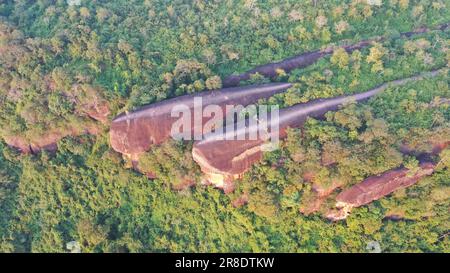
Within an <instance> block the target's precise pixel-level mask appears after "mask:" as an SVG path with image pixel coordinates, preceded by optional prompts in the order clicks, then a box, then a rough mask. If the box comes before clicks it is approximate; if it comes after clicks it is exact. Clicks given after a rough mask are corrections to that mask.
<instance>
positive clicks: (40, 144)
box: [4, 124, 99, 154]
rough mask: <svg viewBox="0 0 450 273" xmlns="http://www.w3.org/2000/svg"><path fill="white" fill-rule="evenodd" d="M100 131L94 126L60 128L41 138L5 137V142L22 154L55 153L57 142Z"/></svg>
mask: <svg viewBox="0 0 450 273" xmlns="http://www.w3.org/2000/svg"><path fill="white" fill-rule="evenodd" d="M98 131H99V129H98V127H97V126H95V125H94V124H92V125H90V126H88V127H86V128H84V129H77V128H66V129H62V128H58V129H53V130H50V131H48V132H46V133H45V135H42V136H40V137H34V138H33V139H28V138H25V137H22V136H5V137H4V140H5V142H6V143H7V144H8V145H9V146H11V147H13V148H16V149H18V150H19V151H20V152H22V153H32V154H36V153H38V152H40V151H42V150H46V151H50V152H54V151H56V149H57V144H56V143H57V142H58V141H59V140H61V139H62V138H64V137H67V136H79V135H82V134H91V135H96V134H97V133H98Z"/></svg>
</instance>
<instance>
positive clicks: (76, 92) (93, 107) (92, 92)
mask: <svg viewBox="0 0 450 273" xmlns="http://www.w3.org/2000/svg"><path fill="white" fill-rule="evenodd" d="M48 88H49V90H53V87H52V83H51V81H49V86H48ZM65 95H66V96H67V98H68V99H69V100H70V101H71V102H73V104H74V105H75V109H76V110H75V113H74V114H76V116H84V117H86V116H87V117H89V118H90V119H88V120H87V121H86V122H84V123H83V125H82V126H83V128H79V126H78V125H73V124H71V123H67V124H65V125H64V127H59V128H49V129H48V130H47V131H46V132H45V133H43V134H42V133H41V134H39V135H37V136H33V137H27V136H25V135H6V136H3V139H4V141H5V142H6V144H8V145H9V146H11V147H13V148H16V149H18V150H19V151H21V152H23V153H38V152H40V151H41V150H47V151H51V152H53V151H55V150H56V148H57V142H58V141H59V140H61V139H62V138H64V137H67V136H79V135H82V134H91V135H95V134H97V133H98V132H99V130H100V127H101V126H100V123H102V124H107V123H108V117H109V114H110V110H109V104H108V102H107V101H106V100H104V99H102V98H101V96H100V91H99V90H97V89H95V88H94V87H93V86H91V85H88V84H84V85H81V84H75V85H73V86H72V87H71V88H70V89H69V91H68V92H66V94H65Z"/></svg>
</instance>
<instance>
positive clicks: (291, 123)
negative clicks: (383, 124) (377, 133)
mask: <svg viewBox="0 0 450 273" xmlns="http://www.w3.org/2000/svg"><path fill="white" fill-rule="evenodd" d="M438 74H439V71H433V72H428V73H424V74H422V75H418V76H413V77H410V78H405V79H399V80H395V81H392V82H389V83H385V84H382V85H380V86H378V87H376V88H374V89H372V90H369V91H367V92H362V93H358V94H356V95H351V96H339V97H335V98H330V99H318V100H314V101H310V102H308V103H303V104H297V105H294V106H291V107H288V108H284V109H281V110H280V112H279V119H277V120H272V119H270V117H269V119H268V121H267V123H268V126H267V128H276V127H278V128H279V131H277V132H269V131H268V133H267V134H262V135H261V134H260V133H258V137H257V139H255V140H250V139H251V138H249V134H250V132H258V130H259V129H258V126H259V125H260V124H261V123H259V122H256V123H255V122H254V123H251V125H249V126H248V127H247V128H243V129H241V130H236V131H233V132H232V133H231V135H229V134H228V133H227V134H226V135H225V138H217V137H216V136H214V135H213V136H211V137H209V136H206V137H205V139H204V140H201V141H197V142H196V143H195V144H194V147H193V150H192V156H193V158H194V160H195V161H196V162H197V163H198V164H199V165H200V168H201V170H202V171H203V172H204V173H205V176H206V178H207V179H209V180H210V181H211V183H213V184H214V185H216V186H217V187H219V188H222V187H223V183H224V181H230V180H233V179H236V178H239V177H240V176H241V175H242V174H243V173H245V172H246V171H247V170H248V169H250V168H251V166H253V164H255V163H256V162H258V161H260V160H261V158H262V153H263V147H264V145H266V144H267V143H268V140H269V139H270V136H271V134H273V133H275V134H278V137H279V138H280V139H282V138H284V137H285V136H286V129H287V128H289V127H291V128H297V127H300V126H302V125H303V124H304V122H305V121H306V120H307V118H309V117H313V118H321V117H323V116H324V115H325V113H327V112H328V111H335V110H337V109H338V108H339V107H340V106H342V105H343V104H345V103H346V102H349V101H356V102H360V101H364V100H367V99H369V98H371V97H373V96H375V95H376V94H378V93H380V92H382V91H383V90H385V89H386V88H388V87H391V86H399V85H403V84H406V83H408V82H411V81H415V80H421V79H423V78H424V77H428V76H430V77H432V76H436V75H438ZM274 123H277V124H274ZM238 139H242V140H238Z"/></svg>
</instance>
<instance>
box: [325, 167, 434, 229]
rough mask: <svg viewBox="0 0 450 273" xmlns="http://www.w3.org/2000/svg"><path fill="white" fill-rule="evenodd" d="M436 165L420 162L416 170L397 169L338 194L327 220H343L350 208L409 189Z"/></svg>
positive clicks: (370, 178) (368, 179)
mask: <svg viewBox="0 0 450 273" xmlns="http://www.w3.org/2000/svg"><path fill="white" fill-rule="evenodd" d="M435 167H436V165H435V164H434V163H432V162H422V163H421V164H420V165H419V167H418V168H417V169H416V170H409V169H407V168H398V169H395V170H390V171H387V172H385V173H383V174H381V175H379V176H372V177H369V178H367V179H365V180H364V181H362V182H361V183H358V184H356V185H354V186H352V187H350V188H348V189H346V190H344V191H342V192H341V193H339V194H338V196H337V197H336V201H337V202H336V208H337V210H335V211H331V212H330V213H328V215H327V218H328V219H330V220H333V221H336V220H342V219H345V218H346V217H347V216H348V214H349V213H350V211H351V209H352V208H355V207H360V206H363V205H366V204H368V203H370V202H372V201H374V200H378V199H380V198H382V197H384V196H387V195H389V194H391V193H392V192H394V191H396V190H399V189H402V188H406V187H409V186H411V185H414V184H415V183H417V182H418V181H419V180H420V179H422V178H423V177H425V176H429V175H431V174H432V173H433V172H434V168H435Z"/></svg>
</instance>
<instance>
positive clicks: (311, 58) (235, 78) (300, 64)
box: [223, 23, 449, 87]
mask: <svg viewBox="0 0 450 273" xmlns="http://www.w3.org/2000/svg"><path fill="white" fill-rule="evenodd" d="M448 26H449V23H446V24H442V25H438V26H436V27H434V28H426V27H421V28H418V29H415V30H413V31H410V32H403V33H400V37H401V38H410V37H412V36H414V35H417V34H421V33H425V32H429V31H433V30H445V29H447V28H448ZM386 39H387V37H376V38H372V39H369V40H364V41H361V42H358V43H355V44H352V45H347V46H342V47H341V48H344V49H345V50H346V51H347V52H348V53H351V52H353V51H354V50H357V49H361V48H364V47H367V46H369V45H370V44H372V43H373V42H376V41H384V40H386ZM334 50H335V49H334V48H326V49H324V50H316V51H311V52H306V53H303V54H300V55H297V56H294V57H290V58H287V59H285V60H282V61H280V62H275V63H270V64H265V65H260V66H257V67H255V68H254V69H251V70H249V71H247V72H244V73H242V74H239V75H231V76H229V77H227V78H225V79H224V81H223V85H224V86H225V87H231V86H237V85H239V83H240V82H241V81H245V80H249V79H250V76H251V75H253V74H256V73H258V74H260V75H262V76H264V77H267V78H275V77H276V76H277V75H278V71H280V70H282V71H284V72H286V73H288V72H290V71H292V70H294V69H297V68H304V67H307V66H309V65H311V64H314V63H315V62H317V61H318V60H319V59H321V58H323V57H325V56H328V55H330V54H332V53H333V52H334Z"/></svg>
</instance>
